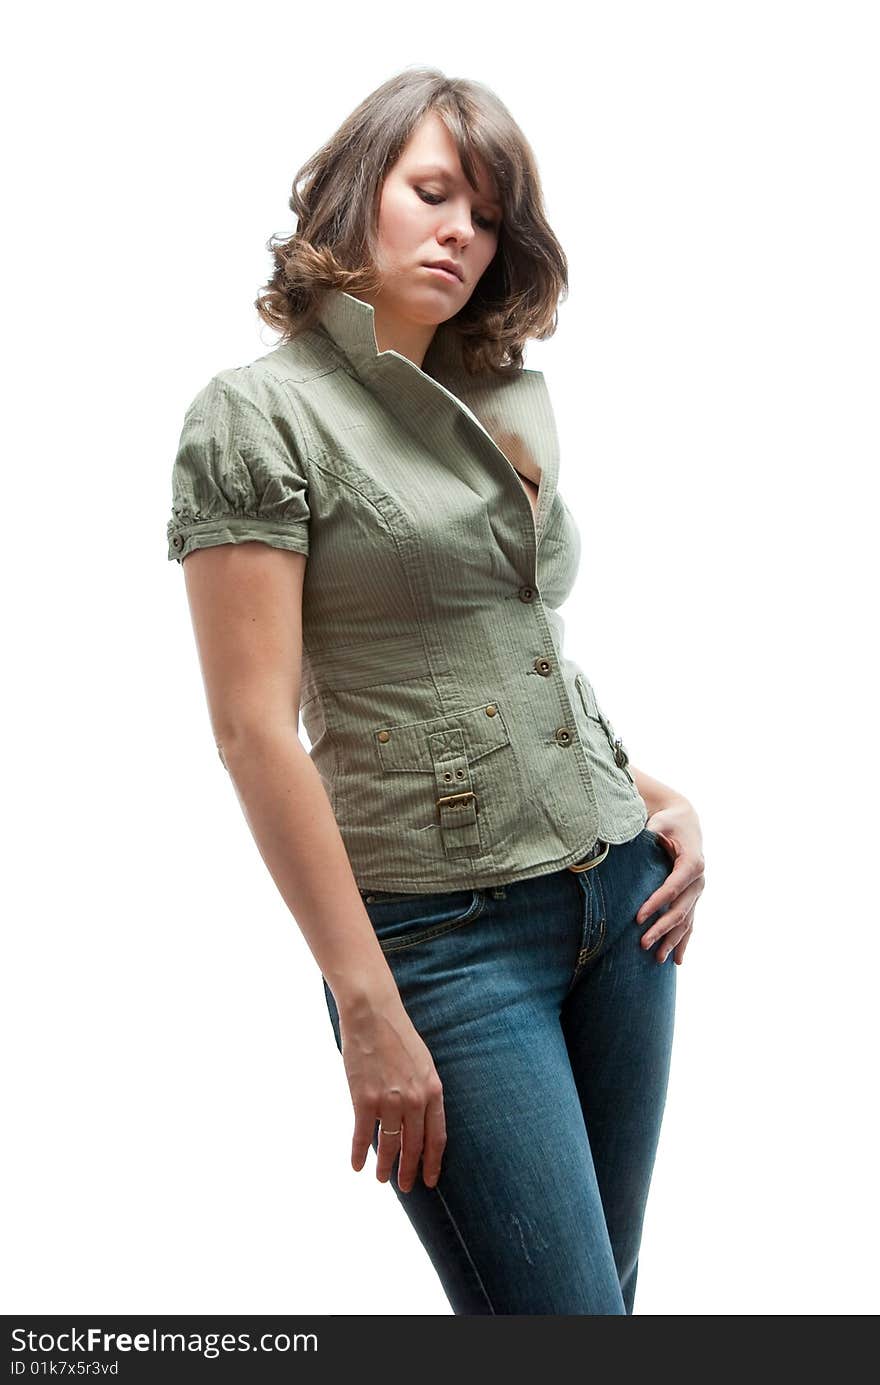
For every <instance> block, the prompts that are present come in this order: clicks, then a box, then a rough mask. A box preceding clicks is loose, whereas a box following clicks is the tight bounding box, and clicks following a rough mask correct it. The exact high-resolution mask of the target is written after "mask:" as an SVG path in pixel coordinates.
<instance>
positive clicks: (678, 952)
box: [672, 924, 694, 967]
mask: <svg viewBox="0 0 880 1385" xmlns="http://www.w3.org/2000/svg"><path fill="white" fill-rule="evenodd" d="M693 934H694V926H693V924H691V926H690V928H689V929H688V931H687V932H686V933H685V935H684V937H683V938H682V940H681V942H680V943H679V944H678V947H677V948H676V949H675V952H674V953H673V957H672V960H673V962H675V964H676V965H677V966H679V967H680V966H681V964H682V962H683V961H684V954H685V949H686V948H687V945H688V943H689V942H690V940H691V938H692V937H693Z"/></svg>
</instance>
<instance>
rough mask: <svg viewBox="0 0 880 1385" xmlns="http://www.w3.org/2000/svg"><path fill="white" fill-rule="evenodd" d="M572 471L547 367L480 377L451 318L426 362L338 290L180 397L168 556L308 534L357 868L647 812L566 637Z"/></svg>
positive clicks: (598, 831)
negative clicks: (302, 328)
mask: <svg viewBox="0 0 880 1385" xmlns="http://www.w3.org/2000/svg"><path fill="white" fill-rule="evenodd" d="M516 471H520V472H521V473H522V474H523V475H525V476H529V477H531V478H532V479H533V480H534V481H535V482H536V484H538V487H539V489H538V502H537V510H536V513H534V514H533V512H532V508H531V505H530V503H529V499H528V496H527V495H526V492H525V490H524V488H523V486H522V484H521V482H520V480H519V478H518V477H517V475H516ZM558 472H559V446H558V438H557V430H556V423H555V419H554V415H553V409H552V406H551V402H550V398H549V394H548V390H547V386H546V383H545V380H544V377H543V375H542V373H541V372H540V371H535V370H523V371H521V372H519V373H518V374H516V375H513V376H507V377H499V376H494V375H487V376H479V377H473V376H470V375H468V374H467V372H466V371H465V370H464V367H463V364H462V360H461V353H460V345H459V338H458V336H457V334H456V332H455V330H454V326H453V325H452V323H450V322H447V323H442V324H441V325H440V326H439V327H438V328H437V330H436V332H435V334H434V337H433V339H432V342H431V345H430V347H429V348H428V351H427V353H426V355H425V359H424V362H423V365H422V367H421V368H420V367H418V366H416V365H415V364H414V363H413V362H412V361H410V360H408V359H407V358H406V357H405V356H403V355H401V354H400V353H398V352H396V351H382V352H380V351H379V350H378V345H377V342H376V335H375V330H374V315H373V308H372V306H371V305H370V304H368V303H365V302H363V301H362V300H360V299H358V298H356V297H354V296H353V295H351V294H348V293H344V292H341V291H337V290H333V291H331V292H329V293H328V294H327V295H326V296H325V299H324V301H323V304H322V308H321V313H320V320H319V322H318V323H317V324H316V325H315V326H314V327H313V328H312V329H311V330H309V331H308V332H306V333H303V334H302V335H301V336H299V337H298V338H297V339H296V340H295V341H293V342H287V343H284V344H283V345H281V346H277V347H275V348H274V349H273V350H271V351H269V352H268V353H267V354H266V355H264V356H261V357H259V358H258V359H257V360H255V361H253V362H251V363H250V364H248V365H241V366H236V367H231V368H229V369H226V370H221V371H220V372H219V373H218V374H217V375H215V376H214V377H213V378H212V379H211V380H210V381H209V382H208V384H207V385H205V386H204V387H203V389H202V390H201V391H200V392H199V393H198V394H197V395H196V397H195V399H194V400H193V401H192V403H191V404H190V406H189V408H188V410H187V412H186V415H185V419H184V423H183V430H182V433H181V437H180V443H179V447H178V451H177V455H176V458H175V460H174V465H173V471H172V514H171V519H170V520H169V521H168V526H167V540H168V558H169V559H172V560H177V561H178V562H183V561H184V560H185V559H186V557H187V555H188V554H189V553H191V552H192V551H193V550H194V549H196V548H204V547H208V546H211V545H214V544H220V543H245V542H248V541H251V540H257V541H259V542H262V543H268V544H271V545H274V546H275V547H278V548H287V549H293V550H295V551H296V552H298V553H304V554H307V555H308V562H307V567H306V575H305V586H304V591H303V661H302V680H301V702H300V714H301V718H302V723H303V725H304V727H305V730H306V732H307V735H308V738H309V741H310V746H311V748H310V752H309V753H310V755H311V757H312V760H313V761H314V763H315V765H316V767H317V769H318V771H319V773H320V775H321V779H322V781H323V784H324V787H325V789H326V791H327V794H328V796H329V798H330V802H331V804H332V807H333V811H334V814H335V816H336V821H337V823H338V824H339V829H340V832H341V834H342V838H343V841H344V844H345V847H346V850H347V852H348V856H349V859H350V861H351V865H352V870H353V873H354V876H355V879H356V880H357V882H358V885H359V886H360V888H361V889H376V890H407V891H424V892H427V891H432V890H433V891H447V890H457V889H462V888H468V887H473V888H478V887H483V886H488V885H500V884H504V883H507V882H512V881H515V880H520V879H524V878H526V877H529V876H534V875H542V874H545V873H547V872H550V871H554V870H559V869H561V868H562V867H564V866H567V865H572V864H574V863H575V862H577V861H578V860H580V859H581V857H582V856H584V855H585V853H586V852H587V851H588V850H589V848H590V847H591V846H592V845H593V843H594V842H595V841H596V839H597V838H601V839H602V840H604V841H608V842H624V841H629V840H630V839H631V838H632V837H634V836H636V835H637V834H638V833H639V832H640V831H641V829H642V828H643V826H644V825H645V822H646V820H647V816H648V812H647V807H646V805H645V803H644V801H643V799H642V798H641V796H640V794H639V793H638V790H637V789H636V787H635V784H634V782H633V779H632V776H631V775H630V772H629V770H628V768H627V754H626V750H625V747H624V746H623V744H622V742H621V741H620V739H619V738H618V737H617V736H616V734H615V731H614V728H613V727H612V725H611V723H610V722H609V720H608V718H607V716H606V715H605V714H604V712H603V711H602V709H601V708H600V706H599V704H598V703H597V701H596V696H595V693H594V690H593V687H592V685H591V684H590V682H589V681H588V679H587V677H586V675H585V673H584V672H583V670H582V669H580V668H579V667H578V666H577V665H576V664H575V663H573V662H572V661H571V660H569V659H568V658H567V657H566V655H565V653H564V650H563V645H564V629H563V621H562V618H561V616H560V615H559V607H560V606H561V605H562V603H563V602H564V601H565V599H566V598H567V596H568V595H569V593H570V592H571V590H572V587H573V585H574V581H575V577H576V574H577V570H578V563H579V559H580V551H581V541H580V535H579V532H578V528H577V525H576V523H575V520H574V518H573V516H572V514H571V512H570V511H569V509H568V507H567V506H566V504H565V502H564V500H563V498H562V496H561V494H560V492H559V490H558V488H557V480H558Z"/></svg>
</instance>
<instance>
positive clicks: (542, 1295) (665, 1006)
mask: <svg viewBox="0 0 880 1385" xmlns="http://www.w3.org/2000/svg"><path fill="white" fill-rule="evenodd" d="M671 866H672V860H671V857H670V856H669V854H668V853H667V851H666V848H665V847H664V846H663V844H662V842H661V841H660V839H659V837H657V836H656V835H655V834H654V833H653V832H652V831H650V829H648V828H645V829H644V830H643V831H641V832H640V833H639V834H638V835H637V836H636V837H634V838H633V839H632V840H631V841H628V842H625V843H622V844H617V845H613V846H612V847H611V849H610V851H609V853H608V855H607V857H606V858H605V859H604V860H601V861H600V862H599V864H597V865H596V866H595V867H594V868H593V869H591V870H588V871H585V872H583V873H581V874H575V873H573V872H571V871H569V870H567V869H562V870H559V871H556V872H552V873H544V874H542V875H539V876H535V877H533V878H531V879H526V880H517V881H514V882H512V883H508V884H506V885H502V886H496V887H491V886H490V887H485V888H477V889H472V888H463V889H458V890H454V891H452V892H448V893H441V894H423V895H413V894H410V895H398V896H396V897H395V896H393V895H391V894H390V893H389V892H383V893H380V892H377V891H368V890H363V891H362V896H363V898H364V905H365V908H366V909H367V912H368V914H369V916H370V919H371V921H372V923H373V927H374V929H375V931H376V934H377V936H378V938H379V941H380V943H381V946H382V949H383V952H384V953H385V955H386V957H387V959H388V963H389V966H390V967H391V970H392V972H393V974H394V978H395V981H396V983H397V985H398V988H399V990H400V994H401V998H402V1000H403V1003H404V1005H405V1007H406V1010H407V1013H408V1014H409V1016H410V1018H411V1019H412V1021H413V1024H414V1026H415V1028H416V1029H417V1031H418V1032H419V1034H420V1035H421V1037H422V1038H423V1039H424V1041H425V1043H426V1044H427V1046H428V1048H429V1050H430V1052H431V1054H432V1057H433V1059H434V1062H435V1065H436V1067H437V1071H438V1073H439V1076H440V1079H441V1081H442V1083H443V1097H444V1108H445V1114H446V1127H447V1144H446V1149H445V1153H444V1156H443V1160H442V1164H441V1172H440V1179H439V1182H438V1184H437V1186H436V1188H428V1187H426V1186H425V1184H424V1182H423V1181H422V1178H421V1165H420V1166H419V1171H418V1176H417V1178H416V1182H415V1184H414V1186H413V1189H412V1191H411V1192H409V1193H401V1192H400V1191H399V1189H398V1188H397V1183H396V1179H397V1162H396V1161H395V1164H394V1166H393V1170H392V1176H391V1186H392V1187H393V1188H394V1191H395V1193H396V1195H397V1198H398V1200H399V1202H400V1204H401V1206H402V1207H403V1209H404V1211H405V1212H406V1214H407V1216H408V1217H409V1219H410V1221H411V1222H412V1225H413V1227H414V1228H415V1231H416V1233H417V1235H418V1236H419V1238H420V1240H421V1242H422V1244H423V1246H424V1248H425V1250H426V1252H427V1254H428V1255H429V1257H430V1259H431V1261H432V1263H433V1265H434V1267H435V1269H436V1271H437V1274H438V1276H439V1279H440V1282H441V1284H442V1286H443V1289H444V1291H445V1293H446V1296H447V1298H448V1300H449V1303H450V1305H451V1307H452V1310H453V1312H454V1313H456V1314H527V1313H528V1314H601V1315H605V1314H619V1315H624V1314H631V1313H632V1312H633V1304H634V1297H635V1289H636V1278H637V1273H638V1265H639V1251H640V1243H641V1236H642V1225H643V1219H644V1214H645V1207H646V1202H647V1197H648V1189H649V1185H650V1181H651V1175H652V1170H653V1166H654V1158H655V1153H656V1149H657V1144H658V1139H659V1134H660V1126H661V1120H662V1116H663V1109H664V1104H665V1100H666V1091H667V1081H668V1075H669V1065H670V1057H671V1050H672V1037H673V1021H674V1010H675V989H676V967H675V964H674V962H673V960H672V957H671V955H670V956H669V957H667V959H666V961H665V962H664V963H662V964H659V963H658V962H657V960H656V953H657V946H658V945H657V944H656V943H655V944H654V946H653V947H651V948H650V949H648V950H645V949H643V948H642V947H641V946H640V939H641V937H642V934H643V933H644V931H645V930H646V929H647V928H648V927H649V926H650V924H651V923H652V922H654V920H655V919H656V917H657V914H656V913H655V914H654V915H652V917H651V918H650V919H648V920H647V921H646V922H645V923H644V924H643V925H641V926H639V925H637V924H636V922H635V914H636V911H637V910H638V908H639V907H640V906H641V905H642V904H643V903H644V901H645V900H646V899H647V898H648V896H649V895H650V894H651V893H652V892H653V891H654V890H655V889H657V887H658V886H659V885H660V884H662V882H663V880H664V879H665V878H666V877H667V875H668V874H669V871H670V870H671ZM324 993H325V998H326V1001H327V1007H328V1011H329V1014H330V1019H331V1023H332V1026H333V1032H334V1035H335V1039H336V1045H337V1048H339V1049H340V1052H341V1045H340V1030H339V1016H338V1011H337V1008H336V1004H335V1001H334V999H333V995H332V993H331V991H330V989H329V988H328V986H327V983H326V981H324ZM377 1144H378V1127H377V1130H376V1133H375V1135H374V1139H373V1147H374V1149H375V1148H376V1147H377Z"/></svg>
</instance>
